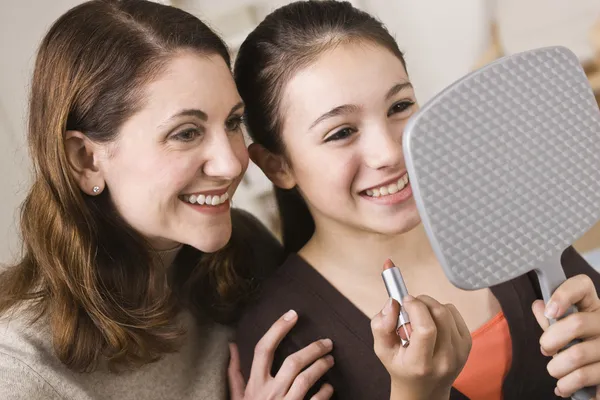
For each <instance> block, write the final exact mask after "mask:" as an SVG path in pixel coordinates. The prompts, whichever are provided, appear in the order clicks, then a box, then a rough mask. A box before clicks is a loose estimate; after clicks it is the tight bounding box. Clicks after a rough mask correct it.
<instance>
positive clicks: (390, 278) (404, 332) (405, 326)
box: [381, 259, 411, 347]
mask: <svg viewBox="0 0 600 400" xmlns="http://www.w3.org/2000/svg"><path fill="white" fill-rule="evenodd" d="M381 277H382V278H383V283H384V284H385V288H386V290H387V292H388V295H389V296H390V297H391V298H392V299H394V300H396V301H397V302H398V303H400V315H399V316H398V324H397V325H396V334H398V336H400V339H402V346H404V347H406V346H408V345H409V343H410V333H411V329H410V319H409V318H408V314H407V313H406V311H405V310H404V306H403V299H404V298H405V297H406V296H408V289H407V288H406V284H405V283H404V279H402V274H401V273H400V269H399V268H398V267H396V266H395V265H394V263H393V262H392V260H390V259H387V260H386V261H385V263H384V264H383V272H382V273H381Z"/></svg>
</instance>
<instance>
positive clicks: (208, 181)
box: [99, 52, 248, 252]
mask: <svg viewBox="0 0 600 400" xmlns="http://www.w3.org/2000/svg"><path fill="white" fill-rule="evenodd" d="M243 112H244V109H243V104H242V101H241V98H240V96H239V94H238V92H237V89H236V87H235V83H234V81H233V78H232V76H231V72H230V70H229V68H228V67H227V65H226V64H225V61H224V60H223V59H222V58H221V57H220V56H217V55H214V56H207V55H198V54H194V53H192V52H182V53H180V54H179V55H177V56H176V57H174V58H173V59H172V60H171V61H170V62H169V64H168V65H167V68H166V70H165V71H164V72H163V73H162V74H160V75H159V77H158V78H157V79H155V80H154V81H152V82H151V83H149V84H148V85H147V86H146V88H145V93H144V95H143V108H142V109H141V110H140V111H139V112H137V113H136V114H134V115H133V116H132V117H131V118H130V119H129V120H127V121H126V122H125V124H124V125H123V126H122V128H121V130H120V131H119V135H118V138H117V139H116V141H115V142H113V143H111V144H109V145H107V146H106V148H105V151H104V152H103V153H102V155H101V157H100V160H99V167H100V169H101V171H102V175H103V178H104V181H105V184H106V187H107V188H108V190H109V192H110V196H111V199H112V201H113V203H114V204H115V206H116V208H117V210H118V211H119V212H120V214H121V215H122V217H123V218H124V219H125V221H126V222H127V223H129V224H130V225H131V226H132V227H133V228H134V229H135V230H137V231H138V232H139V233H140V234H142V235H143V236H145V237H146V238H147V239H148V240H149V241H150V243H151V244H152V245H153V246H154V247H155V248H156V249H159V250H160V249H167V248H172V247H174V246H176V245H178V244H179V243H184V244H188V245H191V246H193V247H195V248H197V249H199V250H201V251H204V252H213V251H216V250H218V249H220V248H221V247H223V246H224V245H225V244H226V243H227V241H228V240H229V238H230V235H231V217H230V200H231V197H232V196H233V194H234V192H235V190H236V188H237V186H238V184H239V183H240V180H241V179H242V175H243V174H244V172H245V170H246V168H247V166H248V154H247V150H246V146H245V143H244V137H243V134H242V127H241V118H242V114H243Z"/></svg>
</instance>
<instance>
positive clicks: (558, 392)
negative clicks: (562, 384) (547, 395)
mask: <svg viewBox="0 0 600 400" xmlns="http://www.w3.org/2000/svg"><path fill="white" fill-rule="evenodd" d="M554 394H555V395H557V396H558V397H562V393H561V392H560V390H558V386H557V387H555V388H554Z"/></svg>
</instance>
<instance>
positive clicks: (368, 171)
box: [282, 43, 420, 234]
mask: <svg viewBox="0 0 600 400" xmlns="http://www.w3.org/2000/svg"><path fill="white" fill-rule="evenodd" d="M282 106H283V107H282V109H283V110H284V112H285V115H284V122H283V132H282V135H283V142H284V145H285V148H286V156H287V158H288V161H289V164H290V169H291V175H292V176H293V180H294V182H295V183H296V184H297V186H298V189H299V190H300V192H301V193H302V196H303V197H304V199H305V200H306V202H307V203H308V206H309V208H310V210H311V213H312V215H313V217H314V219H315V223H316V225H317V228H318V229H320V228H322V229H324V230H325V229H326V230H328V231H331V232H334V231H336V230H338V231H339V228H343V229H346V228H348V227H350V228H351V229H355V230H361V231H369V232H374V233H380V234H396V233H401V232H405V231H408V230H410V229H412V228H413V227H414V226H416V225H417V224H418V223H419V222H420V219H419V215H418V212H417V209H416V205H415V202H414V199H413V197H412V190H411V188H410V183H409V182H408V176H407V172H406V166H405V163H404V156H403V153H402V132H403V130H404V127H405V125H406V123H407V121H408V119H409V117H410V116H411V115H413V114H414V113H415V112H416V111H417V109H418V105H417V103H416V98H415V94H414V91H413V88H412V85H411V84H410V81H409V80H408V76H407V74H406V71H405V69H404V66H403V65H402V62H401V61H400V60H399V59H398V58H397V57H396V56H395V55H393V54H392V53H391V52H390V51H388V50H387V49H385V48H383V47H381V46H378V45H374V44H368V43H348V44H344V45H340V46H338V47H336V48H334V49H332V50H330V51H327V52H325V53H324V54H323V55H321V56H320V57H319V58H318V60H317V61H316V62H315V63H314V64H312V65H310V66H309V67H307V68H305V69H303V70H301V71H300V72H299V73H298V74H296V75H295V76H294V77H293V78H292V79H291V80H290V82H289V83H288V85H287V86H286V88H285V90H284V97H283V101H282Z"/></svg>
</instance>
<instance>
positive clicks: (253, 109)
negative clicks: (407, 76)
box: [234, 1, 406, 252]
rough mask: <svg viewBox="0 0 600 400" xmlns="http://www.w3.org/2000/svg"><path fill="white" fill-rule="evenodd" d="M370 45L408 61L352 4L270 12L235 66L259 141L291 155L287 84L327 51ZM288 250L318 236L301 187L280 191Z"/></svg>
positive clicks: (302, 5) (305, 4)
mask: <svg viewBox="0 0 600 400" xmlns="http://www.w3.org/2000/svg"><path fill="white" fill-rule="evenodd" d="M352 42H370V43H373V44H376V45H379V46H382V47H384V48H386V49H387V50H389V51H390V52H392V53H393V54H394V55H395V56H396V57H398V58H399V59H400V61H401V62H402V65H404V67H405V69H406V65H405V62H404V57H403V54H402V52H401V51H400V49H399V48H398V45H397V44H396V41H395V40H394V38H393V37H392V36H391V35H390V33H389V32H388V31H387V29H386V28H385V26H384V25H383V24H382V23H381V22H380V21H378V20H377V19H375V18H374V17H373V16H371V15H369V14H367V13H365V12H363V11H360V10H358V9H356V8H354V7H353V6H352V5H351V4H350V3H348V2H339V1H298V2H294V3H291V4H288V5H286V6H283V7H281V8H279V9H277V10H275V11H274V12H273V13H271V14H269V15H268V16H267V17H266V18H265V20H264V21H263V22H261V23H260V25H258V27H257V28H256V29H255V30H254V31H253V32H252V33H250V35H249V36H248V37H247V38H246V40H245V41H244V43H243V44H242V46H241V47H240V49H239V52H238V55H237V58H236V61H235V68H234V75H235V80H236V83H237V85H238V90H239V92H240V95H241V96H242V98H243V100H244V102H245V104H246V123H247V126H248V130H249V133H250V136H251V137H252V139H253V140H254V142H255V143H258V144H260V145H262V146H264V147H265V148H266V149H267V150H269V151H270V152H272V153H274V154H280V155H283V154H285V146H284V143H283V141H282V138H281V132H282V129H283V120H284V117H283V110H282V96H283V92H284V90H285V87H286V85H287V83H288V82H289V81H290V79H291V78H292V77H293V76H294V75H295V74H296V73H297V72H298V71H300V70H301V69H303V68H305V67H307V66H308V65H310V64H311V63H313V62H314V61H315V60H316V59H317V58H318V57H319V56H320V55H321V54H322V53H323V52H324V51H326V50H329V49H331V48H333V47H335V46H338V45H340V44H344V43H352ZM275 193H276V197H277V203H278V205H279V213H280V217H281V223H282V234H283V242H284V247H285V250H286V252H295V251H298V250H299V249H300V248H302V246H304V245H305V244H306V242H307V241H308V240H309V239H310V237H311V236H312V234H313V233H314V229H315V226H314V221H313V218H312V216H311V214H310V212H309V210H308V207H307V206H306V203H305V201H304V199H302V197H301V195H300V193H299V192H298V190H297V189H295V188H294V189H292V190H284V189H280V188H275Z"/></svg>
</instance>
